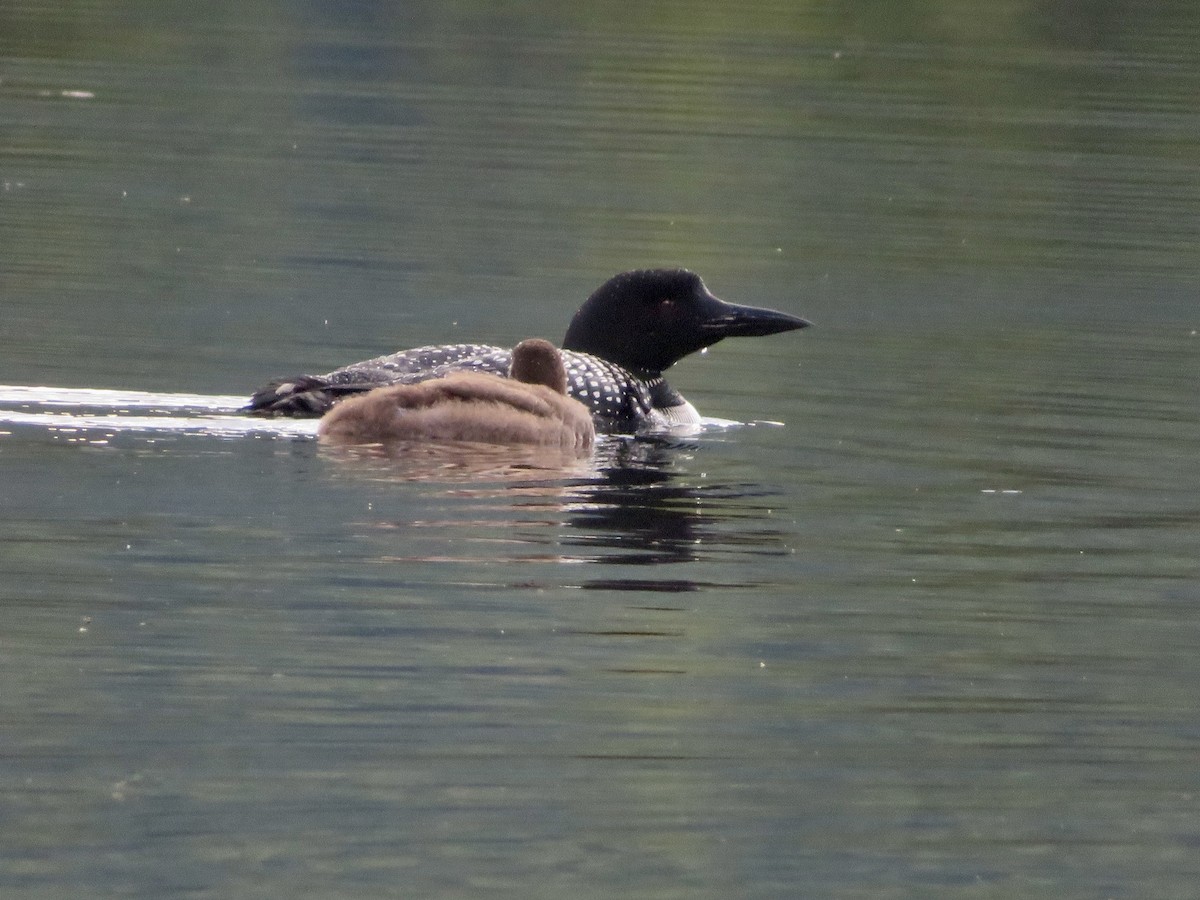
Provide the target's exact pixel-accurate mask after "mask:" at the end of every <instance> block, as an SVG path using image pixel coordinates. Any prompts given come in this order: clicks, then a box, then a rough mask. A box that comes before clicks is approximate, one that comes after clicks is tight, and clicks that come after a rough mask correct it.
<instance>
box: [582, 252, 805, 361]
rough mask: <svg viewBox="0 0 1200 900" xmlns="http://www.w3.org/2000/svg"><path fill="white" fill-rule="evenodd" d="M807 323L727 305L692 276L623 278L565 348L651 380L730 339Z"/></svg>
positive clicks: (596, 296) (642, 273) (597, 299)
mask: <svg viewBox="0 0 1200 900" xmlns="http://www.w3.org/2000/svg"><path fill="white" fill-rule="evenodd" d="M810 324H811V323H810V322H809V321H808V320H807V319H801V318H799V317H798V316H793V315H789V314H788V313H783V312H777V311H776V310H773V309H762V308H759V307H755V306H738V305H735V304H733V303H726V302H725V301H724V300H721V299H719V298H717V297H715V296H713V294H712V293H711V292H710V291H709V290H708V288H707V287H705V285H704V282H703V281H701V280H700V276H699V275H697V274H695V273H694V272H689V271H688V270H687V269H637V270H634V271H632V272H622V273H621V274H620V275H616V276H614V277H612V278H610V279H609V280H608V281H606V282H604V284H602V285H600V287H598V288H597V289H596V290H595V292H594V293H593V294H592V295H591V296H590V297H588V299H587V300H586V301H585V302H584V304H583V306H581V307H579V311H578V312H576V313H575V317H574V318H573V319H571V324H570V326H569V327H568V328H567V334H566V337H565V338H563V343H562V348H563V349H564V350H571V351H575V352H577V353H588V354H591V355H592V356H598V357H600V358H601V359H604V360H607V361H609V362H611V363H615V364H616V365H618V366H620V367H621V368H623V369H627V370H629V371H630V372H633V373H636V374H638V375H639V376H642V377H647V376H654V375H658V374H660V373H662V372H663V371H665V370H666V369H668V368H670V367H671V366H672V365H674V364H675V363H677V362H678V361H679V360H681V359H683V358H684V357H685V356H687V355H688V354H690V353H695V352H696V351H697V350H702V349H704V348H705V347H711V346H712V345H713V344H715V343H717V342H718V341H721V340H724V339H725V338H727V337H751V336H758V335H767V334H778V333H780V332H783V331H793V330H795V329H797V328H805V327H807V326H808V325H810Z"/></svg>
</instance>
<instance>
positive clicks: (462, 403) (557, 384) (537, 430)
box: [318, 338, 596, 456]
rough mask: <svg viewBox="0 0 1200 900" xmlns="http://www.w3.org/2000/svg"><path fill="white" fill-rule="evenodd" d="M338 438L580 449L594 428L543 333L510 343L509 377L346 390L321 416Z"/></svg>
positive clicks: (323, 429) (466, 375)
mask: <svg viewBox="0 0 1200 900" xmlns="http://www.w3.org/2000/svg"><path fill="white" fill-rule="evenodd" d="M318 434H319V435H320V437H321V438H322V439H323V440H326V441H330V442H332V443H337V444H387V443H391V442H396V441H410V442H412V441H443V442H444V441H471V442H474V443H482V444H509V445H512V444H518V445H534V446H538V447H547V448H554V449H556V450H564V451H569V452H571V453H572V454H573V455H576V456H578V455H584V454H586V453H587V451H589V450H591V448H592V444H593V443H595V439H596V432H595V429H594V428H593V426H592V416H591V413H590V411H589V410H588V408H587V407H586V406H584V405H583V404H582V403H580V402H579V401H578V400H575V399H573V398H571V397H568V396H567V370H566V368H565V367H564V365H563V361H562V358H561V357H560V356H559V353H558V350H556V349H555V348H554V345H553V344H551V343H550V342H549V341H544V340H541V339H539V338H531V339H529V340H525V341H522V342H521V343H519V344H517V346H516V347H514V348H513V351H512V366H511V368H510V369H509V372H508V377H507V378H502V377H500V376H499V375H492V374H489V373H484V372H452V373H450V374H449V375H446V376H445V377H442V378H431V379H429V380H428V381H422V382H420V383H418V384H393V385H388V386H386V387H381V388H376V389H375V390H372V391H367V392H366V393H364V394H359V395H358V396H356V397H348V398H347V399H345V400H343V401H341V402H340V403H337V404H336V405H334V407H333V409H331V410H330V411H329V413H328V414H327V415H326V416H325V417H324V418H323V419H321V425H320V428H319V430H318Z"/></svg>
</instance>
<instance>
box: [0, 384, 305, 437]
mask: <svg viewBox="0 0 1200 900" xmlns="http://www.w3.org/2000/svg"><path fill="white" fill-rule="evenodd" d="M245 405H246V398H245V397H238V396H228V395H221V394H176V393H155V392H150V391H118V390H106V389H103V388H60V387H48V386H26V385H0V424H7V425H30V426H40V427H44V428H47V429H48V430H51V431H54V432H68V433H70V432H79V431H88V432H90V431H102V432H107V433H113V434H115V433H116V432H119V431H158V432H162V431H169V432H175V433H182V434H203V435H210V436H218V437H237V436H243V435H269V436H275V437H314V436H315V435H316V433H317V422H316V420H314V419H262V418H257V417H255V416H249V415H246V414H245V413H244V412H242V408H243V407H244V406H245Z"/></svg>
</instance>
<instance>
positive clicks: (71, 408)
mask: <svg viewBox="0 0 1200 900" xmlns="http://www.w3.org/2000/svg"><path fill="white" fill-rule="evenodd" d="M245 405H246V398H245V397H241V396H231V395H226V394H178V393H158V392H152V391H119V390H108V389H105V388H61V387H49V386H29V385H12V384H0V425H27V426H35V427H42V428H46V429H47V430H49V431H52V432H55V433H68V434H70V433H77V432H93V431H100V432H104V433H108V434H116V433H117V432H139V431H142V432H174V433H176V434H200V435H209V436H214V437H241V436H256V437H261V436H268V437H285V438H296V437H316V434H317V420H316V419H288V418H279V419H269V418H260V417H258V416H251V415H248V414H246V413H245V412H244V408H245ZM781 424H782V423H779V422H750V423H742V422H735V421H732V420H730V419H718V418H710V417H707V416H706V417H704V419H703V420H702V421H701V424H700V425H699V426H694V425H693V426H689V427H687V428H681V429H678V430H677V431H675V432H673V433H675V434H692V435H695V434H701V433H704V434H712V433H714V432H721V431H726V430H729V429H735V428H739V427H742V426H744V425H781ZM100 442H101V443H102V442H103V441H100Z"/></svg>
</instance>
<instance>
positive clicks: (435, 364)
mask: <svg viewBox="0 0 1200 900" xmlns="http://www.w3.org/2000/svg"><path fill="white" fill-rule="evenodd" d="M510 358H511V354H510V352H509V351H508V350H505V349H504V348H503V347H492V346H490V345H488V344H445V345H441V346H437V347H415V348H413V349H412V350H401V351H400V352H399V353H392V354H389V355H387V356H377V357H375V358H374V359H367V360H363V361H362V362H357V363H353V364H352V365H349V366H343V367H342V368H340V369H334V370H333V371H332V372H329V373H328V374H325V375H297V376H295V377H293V378H278V379H276V380H274V381H272V382H270V383H268V384H266V385H264V386H263V387H261V388H259V389H258V390H257V391H255V392H254V395H253V396H252V397H251V398H250V403H249V405H248V406H247V407H246V410H247V411H248V412H251V413H256V414H258V415H266V416H301V417H308V416H321V415H324V414H325V413H326V412H328V411H329V408H330V407H331V406H333V404H334V403H335V402H337V401H338V400H340V399H341V398H342V397H345V396H349V395H351V394H361V393H363V392H365V391H369V390H371V389H372V388H377V387H384V386H386V385H389V384H413V383H415V382H418V381H427V380H428V379H430V378H440V377H442V376H443V375H447V374H449V373H450V372H492V373H494V374H496V375H505V374H507V373H508V365H509V362H510Z"/></svg>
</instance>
